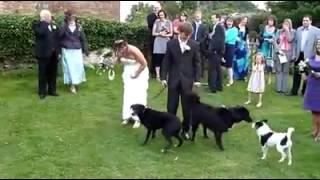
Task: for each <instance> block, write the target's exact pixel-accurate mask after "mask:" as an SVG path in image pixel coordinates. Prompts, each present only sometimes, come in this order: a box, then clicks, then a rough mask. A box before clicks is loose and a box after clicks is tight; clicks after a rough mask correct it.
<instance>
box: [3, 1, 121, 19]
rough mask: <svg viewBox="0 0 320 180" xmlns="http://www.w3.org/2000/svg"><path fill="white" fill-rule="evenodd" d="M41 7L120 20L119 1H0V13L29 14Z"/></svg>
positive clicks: (55, 11)
mask: <svg viewBox="0 0 320 180" xmlns="http://www.w3.org/2000/svg"><path fill="white" fill-rule="evenodd" d="M42 8H45V9H49V10H50V11H51V12H53V13H57V12H63V11H64V10H66V9H68V8H72V9H74V10H76V13H77V14H86V15H94V16H98V17H101V18H105V19H108V20H110V19H113V20H118V21H119V20H120V1H0V13H1V12H16V13H21V14H29V13H36V12H37V11H38V10H39V9H42Z"/></svg>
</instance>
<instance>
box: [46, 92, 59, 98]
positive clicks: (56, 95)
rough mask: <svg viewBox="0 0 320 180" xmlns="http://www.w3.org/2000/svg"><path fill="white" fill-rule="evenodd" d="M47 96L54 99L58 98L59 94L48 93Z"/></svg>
mask: <svg viewBox="0 0 320 180" xmlns="http://www.w3.org/2000/svg"><path fill="white" fill-rule="evenodd" d="M48 95H49V96H55V97H58V96H59V94H58V93H56V92H54V93H48Z"/></svg>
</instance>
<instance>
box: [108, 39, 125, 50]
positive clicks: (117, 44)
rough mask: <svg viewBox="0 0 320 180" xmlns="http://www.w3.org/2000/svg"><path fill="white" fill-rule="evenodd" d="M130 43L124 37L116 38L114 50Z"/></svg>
mask: <svg viewBox="0 0 320 180" xmlns="http://www.w3.org/2000/svg"><path fill="white" fill-rule="evenodd" d="M127 45H128V42H127V41H126V40H123V39H120V40H116V41H115V42H114V43H113V48H112V49H113V50H114V51H117V50H119V49H121V48H123V47H125V46H127Z"/></svg>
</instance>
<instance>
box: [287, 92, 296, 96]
mask: <svg viewBox="0 0 320 180" xmlns="http://www.w3.org/2000/svg"><path fill="white" fill-rule="evenodd" d="M286 95H287V96H297V95H298V94H293V93H288V94H286Z"/></svg>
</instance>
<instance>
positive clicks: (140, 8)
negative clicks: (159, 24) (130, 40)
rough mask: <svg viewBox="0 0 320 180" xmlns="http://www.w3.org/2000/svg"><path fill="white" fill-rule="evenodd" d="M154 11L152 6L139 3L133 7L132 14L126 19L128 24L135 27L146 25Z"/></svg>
mask: <svg viewBox="0 0 320 180" xmlns="http://www.w3.org/2000/svg"><path fill="white" fill-rule="evenodd" d="M151 11H152V6H150V5H149V4H144V3H139V4H137V5H133V6H132V9H131V13H130V14H129V16H128V17H127V19H126V22H128V23H130V24H134V25H140V26H141V25H146V24H147V21H146V17H147V15H148V14H149V13H150V12H151Z"/></svg>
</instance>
